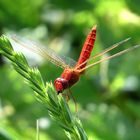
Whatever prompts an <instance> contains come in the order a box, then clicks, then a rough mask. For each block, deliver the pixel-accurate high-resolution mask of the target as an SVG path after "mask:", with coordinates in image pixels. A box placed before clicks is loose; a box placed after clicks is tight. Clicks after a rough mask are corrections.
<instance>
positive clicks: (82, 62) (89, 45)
mask: <svg viewBox="0 0 140 140" xmlns="http://www.w3.org/2000/svg"><path fill="white" fill-rule="evenodd" d="M11 39H12V40H13V41H15V42H16V43H18V44H20V45H21V46H23V47H25V48H27V49H30V50H31V51H34V52H35V53H37V54H39V55H41V56H43V57H45V58H47V60H49V61H50V62H52V63H54V64H55V65H57V66H59V67H61V68H63V69H64V71H63V72H62V74H61V76H60V77H59V78H57V79H56V80H55V81H54V86H55V89H56V91H57V93H58V94H59V93H62V92H63V91H64V90H66V89H70V87H72V86H73V85H74V84H75V83H77V82H78V80H79V78H80V76H81V75H82V74H83V73H84V72H85V70H87V69H89V68H91V67H93V66H95V65H97V64H99V63H101V62H103V61H105V60H109V59H111V58H114V57H117V56H120V55H122V54H124V53H126V52H129V51H131V50H133V49H135V48H137V47H139V46H140V45H136V46H133V47H131V48H128V49H125V50H123V51H120V52H118V53H116V54H114V55H112V56H108V57H105V58H104V59H101V60H98V61H97V62H94V63H92V64H89V65H87V62H89V61H91V60H93V59H95V58H97V57H99V56H102V55H103V54H105V53H107V52H109V51H111V50H113V49H114V48H117V47H118V46H120V45H121V44H123V43H125V42H127V41H128V40H129V39H130V38H127V39H125V40H123V41H120V42H118V43H116V44H114V45H112V46H111V47H109V48H107V49H105V50H104V51H102V52H100V53H98V54H96V55H95V56H93V57H91V58H89V57H90V55H91V52H92V49H93V46H94V42H95V40H96V26H94V27H93V28H92V29H91V31H90V33H89V34H88V36H87V38H86V40H85V43H84V45H83V48H82V51H81V54H80V57H79V59H78V61H77V62H74V61H73V60H71V59H70V58H67V57H61V56H59V55H57V54H56V53H55V52H54V51H53V50H51V49H49V48H46V47H37V46H38V44H36V43H35V42H31V41H29V40H28V41H27V40H24V39H18V38H16V37H11ZM67 60H68V61H69V62H70V63H71V64H68V63H67Z"/></svg>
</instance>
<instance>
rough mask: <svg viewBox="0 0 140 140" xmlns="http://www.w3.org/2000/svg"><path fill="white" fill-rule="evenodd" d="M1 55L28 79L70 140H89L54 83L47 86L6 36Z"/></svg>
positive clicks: (0, 49) (1, 41)
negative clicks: (58, 93) (57, 91)
mask: <svg viewBox="0 0 140 140" xmlns="http://www.w3.org/2000/svg"><path fill="white" fill-rule="evenodd" d="M0 53H1V54H3V55H4V56H5V57H7V58H8V59H9V60H10V61H12V64H13V66H14V68H15V70H16V71H17V72H18V73H19V74H21V75H22V76H23V77H24V78H25V79H26V81H27V83H28V85H29V86H30V87H31V88H32V89H33V90H34V92H35V93H36V94H35V96H36V97H37V99H38V100H39V101H40V102H41V103H43V104H44V105H45V106H46V107H47V109H48V112H49V115H50V116H51V118H53V120H55V121H56V122H58V124H59V125H60V126H61V128H62V129H63V130H64V132H65V134H66V136H67V137H68V138H69V139H70V140H87V139H88V138H87V136H86V133H85V131H84V129H83V127H82V124H81V122H80V120H79V119H78V118H77V117H75V116H74V115H72V113H71V111H70V109H69V106H68V105H67V103H66V101H65V99H64V98H63V97H62V96H61V95H59V96H58V95H57V93H56V91H55V89H54V86H53V84H52V83H49V82H47V83H46V86H45V84H44V82H43V80H42V76H41V74H40V72H39V70H38V69H35V68H31V67H30V66H29V65H28V63H27V60H26V58H25V57H24V55H23V54H22V53H17V52H15V51H14V50H13V48H12V45H11V43H10V41H9V40H8V38H7V37H6V36H1V38H0Z"/></svg>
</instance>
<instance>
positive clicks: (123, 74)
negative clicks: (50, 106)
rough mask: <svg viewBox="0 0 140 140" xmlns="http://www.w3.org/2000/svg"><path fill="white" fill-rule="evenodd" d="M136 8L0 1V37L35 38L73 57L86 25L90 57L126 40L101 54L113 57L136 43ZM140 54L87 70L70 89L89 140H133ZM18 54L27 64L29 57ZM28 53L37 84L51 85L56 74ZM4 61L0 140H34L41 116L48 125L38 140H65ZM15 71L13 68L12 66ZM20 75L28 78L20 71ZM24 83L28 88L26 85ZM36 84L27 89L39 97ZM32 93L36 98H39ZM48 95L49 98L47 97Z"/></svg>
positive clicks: (139, 105)
mask: <svg viewBox="0 0 140 140" xmlns="http://www.w3.org/2000/svg"><path fill="white" fill-rule="evenodd" d="M139 5H140V2H139V0H135V1H132V0H115V1H111V0H108V1H104V0H100V1H96V0H86V1H81V0H77V1H65V0H59V1H58V0H53V1H44V0H36V1H34V0H20V1H19V0H12V1H11V0H0V34H6V33H8V34H9V33H12V34H15V33H16V34H19V35H20V36H22V37H25V38H26V37H27V38H30V39H33V40H37V41H38V40H39V41H41V43H44V44H46V45H47V46H48V47H51V48H52V49H54V50H55V51H56V52H57V53H61V54H62V55H66V56H69V57H71V58H74V59H75V60H77V59H78V57H79V54H80V51H81V48H82V45H83V42H84V40H85V38H86V36H87V34H88V32H89V30H90V28H92V26H93V25H95V24H97V26H98V28H97V40H96V42H95V47H94V49H93V52H92V55H93V56H94V54H96V53H98V52H101V51H102V50H104V49H105V48H107V47H109V46H110V45H112V44H114V43H117V42H119V41H121V40H123V39H125V38H128V37H131V40H130V41H128V42H127V43H126V44H124V45H122V46H120V47H119V48H118V49H116V50H114V51H113V52H110V53H109V54H108V55H112V54H114V53H117V52H118V51H120V50H123V49H126V48H128V47H131V46H134V45H137V44H140V41H139V36H140V24H139V23H140V16H139V15H140V8H139ZM13 47H15V46H14V45H13ZM14 49H17V48H14ZM10 50H11V49H10ZM21 51H22V50H21ZM10 52H13V51H10ZM22 52H23V53H24V51H22ZM3 53H4V51H3ZM139 54H140V49H137V50H134V51H132V52H130V53H128V54H125V55H123V56H121V57H118V58H116V59H113V60H111V61H108V62H105V63H102V64H100V65H98V66H96V67H93V68H92V69H91V70H89V71H87V72H86V73H85V75H83V76H82V77H81V79H80V81H79V83H78V84H76V86H74V87H72V89H71V91H72V93H73V96H74V97H75V98H76V101H77V104H78V114H79V116H80V118H81V119H82V124H83V126H84V128H85V129H86V133H87V135H88V138H89V139H91V140H112V139H113V140H132V139H134V140H140V135H139V134H140V123H139V122H140V94H139V93H140V55H139ZM5 55H7V54H6V53H5ZM12 55H13V54H12ZM14 55H16V57H17V58H19V57H20V58H21V57H22V56H21V54H20V56H19V54H18V53H16V54H14ZM25 55H27V57H26V58H27V60H28V53H27V54H25ZM29 55H30V54H29ZM0 56H1V55H0ZM8 56H11V55H10V54H9V55H7V57H8ZM30 56H33V59H31V60H30V59H29V60H28V63H29V65H30V64H31V65H32V64H33V65H34V64H35V65H37V66H38V68H39V71H40V72H41V75H42V77H43V79H44V81H54V79H55V78H56V77H58V76H59V75H60V74H61V72H62V70H61V69H59V68H57V67H55V66H53V65H51V64H49V63H47V62H46V61H36V59H37V57H36V56H34V55H33V54H32V53H31V55H30ZM1 59H2V60H3V61H2V62H3V63H1ZM9 59H11V60H13V59H14V58H13V57H9ZM24 60H25V59H24ZM40 62H45V63H40ZM91 63H92V62H91ZM2 64H4V65H2ZM8 64H9V61H7V59H5V58H4V57H0V136H1V135H2V136H4V137H5V138H7V139H8V138H9V137H11V139H14V140H15V139H20V140H25V139H26V140H31V139H35V134H36V130H35V121H36V118H39V119H40V118H44V117H45V119H46V120H47V121H48V123H47V124H46V127H45V128H44V127H40V138H41V140H56V139H57V140H65V139H66V138H65V135H64V133H63V131H62V129H58V126H57V125H56V124H55V123H53V121H50V119H49V116H47V113H46V108H43V106H42V104H40V103H39V102H37V101H36V100H35V98H34V96H33V95H32V94H30V93H31V92H32V90H31V89H30V88H29V87H28V86H26V84H24V80H23V78H22V77H21V76H20V75H19V74H18V73H17V72H16V71H15V70H14V69H13V68H11V67H9V65H8ZM22 64H23V63H22ZM24 64H26V62H24ZM19 66H20V65H19ZM21 67H22V66H21ZM23 67H26V65H25V66H23ZM27 67H28V66H27ZM15 68H19V67H18V65H16V66H15ZM32 71H34V72H35V71H36V70H31V69H30V73H32ZM19 72H21V74H22V75H24V76H26V78H29V77H28V75H26V72H24V70H22V71H19ZM28 72H29V71H28ZM35 73H38V72H35ZM37 75H38V74H37ZM34 78H35V79H34V80H35V81H36V80H38V78H37V77H34ZM36 78H37V79H36ZM39 81H40V80H39ZM26 82H29V80H26ZM40 82H41V81H40ZM43 83H44V82H43ZM28 84H30V87H31V85H32V83H28ZM36 86H37V85H36ZM36 86H33V87H31V88H33V89H34V90H35V91H36V92H40V89H39V90H38V88H36ZM45 87H46V85H45ZM50 90H51V89H50ZM50 92H51V91H50ZM36 95H37V96H38V98H37V99H38V100H40V101H41V99H42V98H41V99H39V97H40V96H41V93H39V94H37V93H36ZM47 95H49V94H47ZM48 98H49V100H51V97H49V96H48ZM54 100H55V99H54ZM54 100H52V101H51V102H53V101H54ZM69 107H70V108H71V109H73V108H74V104H73V102H71V101H70V102H69ZM73 110H74V109H73ZM52 111H53V110H52ZM54 113H56V112H55V111H54ZM67 115H68V114H67ZM67 117H68V116H67ZM67 120H69V118H67ZM60 125H61V126H62V127H65V128H66V126H63V125H62V124H60ZM66 129H68V128H66ZM54 133H55V134H54ZM79 134H80V133H79ZM2 139H4V138H3V137H2Z"/></svg>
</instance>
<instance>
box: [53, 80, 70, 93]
mask: <svg viewBox="0 0 140 140" xmlns="http://www.w3.org/2000/svg"><path fill="white" fill-rule="evenodd" d="M54 86H55V89H56V91H57V93H58V94H59V93H62V92H63V91H64V89H66V88H68V81H67V80H66V79H63V78H57V79H56V80H55V81H54Z"/></svg>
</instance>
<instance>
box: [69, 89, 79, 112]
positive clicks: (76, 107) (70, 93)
mask: <svg viewBox="0 0 140 140" xmlns="http://www.w3.org/2000/svg"><path fill="white" fill-rule="evenodd" d="M68 94H69V96H71V98H72V100H73V101H74V104H75V112H77V111H78V106H77V102H76V99H75V98H74V96H73V95H72V92H71V90H70V89H68Z"/></svg>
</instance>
